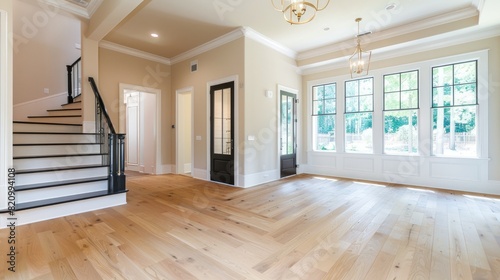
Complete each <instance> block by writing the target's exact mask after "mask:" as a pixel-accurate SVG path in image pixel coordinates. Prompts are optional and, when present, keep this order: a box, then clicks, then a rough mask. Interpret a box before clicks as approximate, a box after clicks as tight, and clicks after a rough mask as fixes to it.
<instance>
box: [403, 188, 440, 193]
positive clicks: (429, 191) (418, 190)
mask: <svg viewBox="0 0 500 280" xmlns="http://www.w3.org/2000/svg"><path fill="white" fill-rule="evenodd" d="M407 189H409V190H412V191H417V192H428V193H435V191H431V190H426V189H418V188H407Z"/></svg>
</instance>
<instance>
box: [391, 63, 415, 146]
mask: <svg viewBox="0 0 500 280" xmlns="http://www.w3.org/2000/svg"><path fill="white" fill-rule="evenodd" d="M418 100H419V90H418V71H417V70H415V71H409V72H402V73H396V74H390V75H384V152H385V153H386V154H411V153H417V152H418V126H417V122H418V104H419V102H418Z"/></svg>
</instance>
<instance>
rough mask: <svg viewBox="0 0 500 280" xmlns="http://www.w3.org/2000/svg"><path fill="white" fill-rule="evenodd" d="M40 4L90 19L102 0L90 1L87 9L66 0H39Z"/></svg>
mask: <svg viewBox="0 0 500 280" xmlns="http://www.w3.org/2000/svg"><path fill="white" fill-rule="evenodd" d="M39 1H41V2H42V3H45V4H48V5H52V6H54V7H57V8H60V9H62V10H65V11H67V12H70V13H72V14H74V15H77V16H80V17H83V18H86V19H90V18H91V17H92V15H93V14H94V13H95V11H96V10H97V9H98V8H99V6H101V4H102V2H103V1H104V0H91V1H89V4H88V5H87V7H83V6H80V5H77V4H75V3H72V2H70V1H66V0H39Z"/></svg>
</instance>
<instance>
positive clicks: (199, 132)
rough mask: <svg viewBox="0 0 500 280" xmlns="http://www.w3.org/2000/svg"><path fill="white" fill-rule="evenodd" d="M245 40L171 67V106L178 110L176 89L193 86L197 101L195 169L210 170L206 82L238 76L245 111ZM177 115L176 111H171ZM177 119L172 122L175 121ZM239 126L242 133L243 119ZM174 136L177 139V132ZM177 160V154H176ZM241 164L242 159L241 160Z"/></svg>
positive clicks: (239, 109)
mask: <svg viewBox="0 0 500 280" xmlns="http://www.w3.org/2000/svg"><path fill="white" fill-rule="evenodd" d="M243 49H244V39H243V38H241V39H238V40H235V41H232V42H230V43H227V44H225V45H223V46H220V47H218V48H216V49H213V50H210V51H207V52H205V53H203V54H200V55H198V56H196V57H193V58H191V59H188V60H186V61H182V62H179V63H176V64H174V65H173V66H172V92H173V93H174V94H173V96H172V99H171V100H170V102H171V106H170V109H171V110H172V112H174V111H175V102H176V101H175V98H176V97H175V91H177V90H180V89H183V88H188V87H193V100H194V135H193V137H196V136H201V140H199V141H194V163H193V168H194V169H202V170H207V169H208V168H207V154H208V151H207V137H209V135H207V102H209V98H208V92H207V84H208V83H210V82H212V81H217V80H220V79H224V78H227V77H230V76H234V75H237V76H238V78H239V83H240V85H235V87H237V88H238V98H239V104H238V109H237V110H238V112H239V114H241V113H242V112H243V106H244V102H243V101H244V96H245V90H244V88H243V87H242V86H241V85H243V84H244V83H245V81H244V67H243V65H244V55H243ZM194 60H197V61H198V71H196V72H194V73H191V71H190V65H191V61H194ZM172 116H175V114H172ZM173 123H175V121H172V124H173ZM237 125H238V126H239V136H240V138H241V136H242V135H243V123H242V118H240V122H239V123H238V124H237ZM173 133H174V134H175V131H173ZM172 139H175V135H174V136H173V138H172ZM171 151H172V153H175V142H174V143H173V144H172V146H171ZM173 158H174V159H175V155H174V157H173ZM240 164H241V161H240Z"/></svg>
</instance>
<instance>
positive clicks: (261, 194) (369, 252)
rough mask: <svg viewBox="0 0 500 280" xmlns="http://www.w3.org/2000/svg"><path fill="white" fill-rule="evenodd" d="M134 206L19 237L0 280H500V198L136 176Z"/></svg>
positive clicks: (314, 179) (348, 183)
mask: <svg viewBox="0 0 500 280" xmlns="http://www.w3.org/2000/svg"><path fill="white" fill-rule="evenodd" d="M127 186H128V188H129V189H130V191H129V193H128V204H127V205H124V206H119V207H114V208H108V209H103V210H98V211H93V212H89V213H84V214H79V215H73V216H68V217H65V218H58V219H54V220H50V221H44V222H39V223H34V224H30V225H25V226H20V227H18V228H17V234H16V238H17V267H16V268H17V270H16V272H15V273H12V272H10V271H8V270H7V267H8V266H7V265H6V261H7V256H6V254H7V253H8V244H7V242H6V241H7V237H8V230H5V229H4V230H1V231H0V253H1V255H0V261H1V263H2V264H1V265H0V279H23V280H24V279H93V280H96V279H217V280H221V279H272V280H274V279H308V280H309V279H390V280H393V279H439V280H442V279H492V280H498V279H500V199H498V197H491V196H490V197H487V196H478V197H476V196H465V195H464V194H462V193H452V192H441V191H428V190H419V189H414V188H407V187H404V186H390V185H382V184H375V183H369V182H368V183H367V182H356V181H352V180H346V179H335V178H327V177H318V176H311V175H298V176H295V177H292V178H287V179H284V180H280V181H277V182H272V183H268V184H264V185H262V186H258V187H253V188H249V189H240V188H232V187H228V186H222V185H218V184H215V183H211V182H205V181H200V180H196V179H192V178H189V177H186V176H181V175H164V176H130V177H128V182H127Z"/></svg>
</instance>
